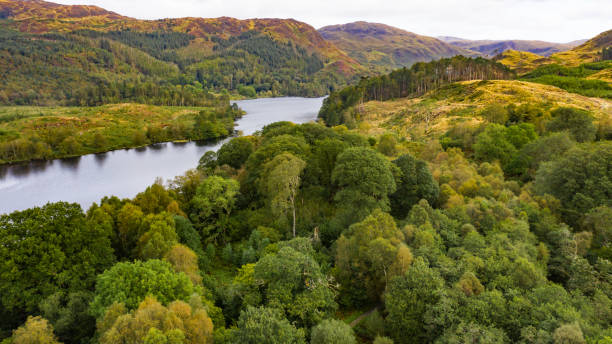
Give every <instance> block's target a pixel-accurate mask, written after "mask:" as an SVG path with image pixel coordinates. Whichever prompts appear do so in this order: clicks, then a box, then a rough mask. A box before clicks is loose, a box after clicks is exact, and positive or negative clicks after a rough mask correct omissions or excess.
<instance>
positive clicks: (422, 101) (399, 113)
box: [358, 80, 612, 141]
mask: <svg viewBox="0 0 612 344" xmlns="http://www.w3.org/2000/svg"><path fill="white" fill-rule="evenodd" d="M510 104H514V105H515V106H519V107H520V106H521V105H523V106H527V107H529V108H531V109H534V110H535V111H536V112H538V113H541V114H542V117H539V118H536V126H538V125H539V126H540V127H541V126H542V125H543V122H542V121H544V120H546V119H548V118H549V117H547V115H546V114H547V113H549V112H550V111H551V110H553V109H555V108H558V107H568V106H569V107H574V108H578V109H582V110H586V111H589V112H591V113H592V114H593V115H594V117H595V118H596V121H598V122H599V121H601V122H602V124H603V123H609V122H610V121H612V101H610V100H604V99H600V98H589V97H585V96H581V95H578V94H574V93H569V92H567V91H564V90H562V89H560V88H557V87H554V86H548V85H542V84H537V83H531V82H525V81H517V80H493V81H464V82H459V83H455V84H451V85H448V86H445V87H442V88H441V89H439V90H435V91H432V92H430V93H428V94H426V95H424V96H421V97H418V98H401V99H397V100H389V101H383V102H380V101H370V102H366V103H364V104H363V105H362V106H360V107H359V109H358V111H359V118H360V120H361V122H360V123H359V124H358V128H359V131H360V132H362V133H364V134H368V135H379V134H381V133H383V132H385V131H386V130H392V131H394V132H397V133H398V134H399V135H400V136H406V137H409V138H411V139H412V140H417V141H420V140H426V139H427V138H437V137H439V136H440V135H442V134H444V133H445V132H446V131H448V130H449V129H451V128H453V127H456V126H464V127H465V126H470V127H474V126H477V125H479V124H481V123H483V122H484V121H485V120H486V118H484V117H483V116H482V115H481V114H482V112H483V110H485V109H487V108H488V107H491V106H507V105H510Z"/></svg>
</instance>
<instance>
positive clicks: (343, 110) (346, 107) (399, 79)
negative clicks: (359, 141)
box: [319, 56, 515, 126]
mask: <svg viewBox="0 0 612 344" xmlns="http://www.w3.org/2000/svg"><path fill="white" fill-rule="evenodd" d="M514 76H515V74H514V73H513V72H512V71H511V70H510V69H508V68H507V67H505V66H504V65H502V64H500V63H497V62H493V61H490V60H486V59H483V58H476V59H472V58H466V57H463V56H456V57H453V58H450V59H441V60H439V61H432V62H428V63H424V62H421V63H417V64H415V65H414V66H412V67H411V68H403V69H398V70H395V71H393V72H391V73H390V74H387V75H382V76H377V77H371V78H363V79H361V81H360V82H359V83H358V84H357V85H355V86H349V87H346V88H344V89H342V90H340V91H336V92H332V93H331V94H330V95H329V97H328V98H327V99H325V101H324V103H323V107H322V108H321V111H320V113H319V117H320V118H321V119H323V120H324V121H325V123H327V124H328V125H332V126H333V125H339V124H346V123H350V122H353V121H354V120H355V115H356V114H355V111H354V110H355V109H354V106H355V105H358V104H360V103H363V102H366V101H369V100H378V101H384V100H390V99H394V98H405V97H417V96H420V95H423V94H425V93H427V92H428V91H431V90H434V89H437V88H438V87H440V86H443V85H446V84H450V83H453V82H457V81H465V80H476V79H479V80H489V79H495V80H499V79H509V78H513V77H514ZM351 109H352V110H351Z"/></svg>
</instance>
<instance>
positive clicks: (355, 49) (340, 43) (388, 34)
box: [318, 21, 479, 69]
mask: <svg viewBox="0 0 612 344" xmlns="http://www.w3.org/2000/svg"><path fill="white" fill-rule="evenodd" d="M318 31H319V33H321V35H322V36H323V38H325V39H327V40H328V41H331V42H332V43H333V44H334V45H335V46H337V47H338V48H340V49H342V50H344V51H345V52H346V53H347V54H348V55H349V56H350V57H352V58H354V59H355V60H357V61H359V62H360V63H361V64H364V65H368V66H370V67H372V66H376V67H382V68H385V69H393V68H401V67H409V66H411V65H412V64H414V63H416V62H427V61H431V60H435V59H440V58H445V57H452V56H456V55H467V56H477V55H479V54H478V53H474V52H471V51H468V50H465V49H462V48H457V47H454V46H452V45H450V44H447V43H445V42H442V41H440V40H438V39H436V38H433V37H428V36H423V35H418V34H415V33H413V32H409V31H406V30H402V29H399V28H396V27H393V26H390V25H386V24H381V23H369V22H365V21H358V22H353V23H347V24H338V25H329V26H325V27H322V28H320V29H319V30H318Z"/></svg>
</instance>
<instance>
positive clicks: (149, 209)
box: [134, 181, 172, 214]
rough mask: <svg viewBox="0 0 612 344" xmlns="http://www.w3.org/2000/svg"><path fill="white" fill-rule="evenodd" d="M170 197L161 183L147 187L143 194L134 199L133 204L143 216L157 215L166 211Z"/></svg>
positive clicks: (170, 200)
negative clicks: (140, 210)
mask: <svg viewBox="0 0 612 344" xmlns="http://www.w3.org/2000/svg"><path fill="white" fill-rule="evenodd" d="M171 202H172V197H171V196H170V193H169V192H168V190H166V188H164V186H163V185H161V181H158V182H156V183H154V184H153V185H151V186H149V187H148V188H147V189H146V190H145V191H144V192H141V193H139V194H138V195H136V197H135V198H134V204H136V205H137V206H139V207H140V209H142V211H143V212H144V213H145V214H157V213H161V212H162V211H166V210H168V205H169V204H170V203H171Z"/></svg>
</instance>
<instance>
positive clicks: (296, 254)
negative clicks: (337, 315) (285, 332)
mask: <svg viewBox="0 0 612 344" xmlns="http://www.w3.org/2000/svg"><path fill="white" fill-rule="evenodd" d="M301 241H302V238H297V239H294V240H292V241H290V242H289V243H288V244H287V245H288V246H284V247H282V248H281V249H280V250H279V251H278V253H276V254H268V255H266V256H264V257H263V258H261V259H260V260H259V261H258V262H257V264H255V266H254V271H253V273H254V275H253V277H254V279H255V281H258V282H259V283H260V285H262V288H263V289H262V290H263V295H264V298H265V300H266V305H267V306H269V307H274V308H279V309H283V310H285V312H286V314H287V316H288V317H289V318H290V319H291V320H293V321H297V323H298V324H300V325H301V326H305V327H310V326H312V325H314V324H316V323H318V322H319V321H321V320H322V319H324V318H325V317H327V316H331V315H332V314H333V313H334V311H335V310H336V308H337V304H336V302H335V301H334V293H333V291H332V289H331V287H330V285H329V284H328V281H327V278H326V276H325V275H324V274H323V273H322V272H321V268H320V266H319V264H317V262H316V261H315V260H314V259H313V258H312V257H311V256H310V255H309V253H308V251H311V252H312V246H310V244H307V245H305V246H304V245H300V246H304V247H305V248H306V249H305V250H304V249H302V250H297V249H296V248H294V247H291V245H293V244H298V243H300V242H301ZM293 246H295V245H293Z"/></svg>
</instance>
